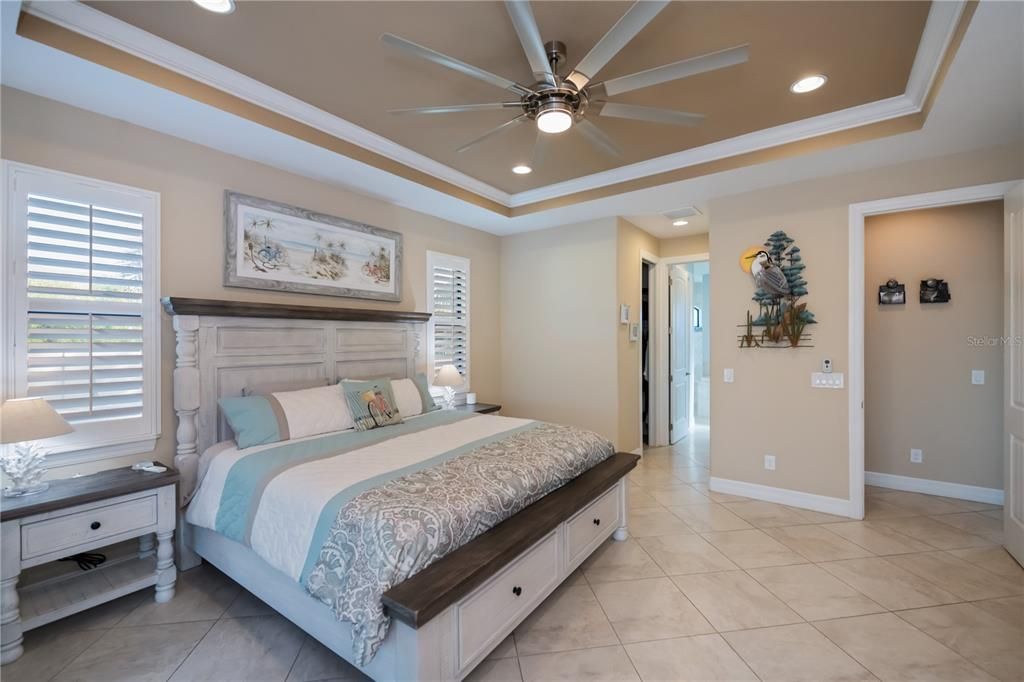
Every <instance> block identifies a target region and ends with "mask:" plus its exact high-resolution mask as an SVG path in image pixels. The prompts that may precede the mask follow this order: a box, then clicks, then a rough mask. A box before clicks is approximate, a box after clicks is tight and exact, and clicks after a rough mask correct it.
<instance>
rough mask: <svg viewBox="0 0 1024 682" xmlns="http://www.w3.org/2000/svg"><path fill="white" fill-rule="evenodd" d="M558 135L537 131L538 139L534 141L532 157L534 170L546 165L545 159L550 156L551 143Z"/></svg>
mask: <svg viewBox="0 0 1024 682" xmlns="http://www.w3.org/2000/svg"><path fill="white" fill-rule="evenodd" d="M556 137H558V136H557V135H551V134H549V133H542V132H541V131H539V130H538V131H537V141H536V142H534V143H533V158H532V159H530V167H531V168H533V169H534V170H537V169H540V168H543V167H544V160H545V159H546V158H547V157H548V151H550V146H551V144H552V143H553V142H554V141H555V140H554V138H556Z"/></svg>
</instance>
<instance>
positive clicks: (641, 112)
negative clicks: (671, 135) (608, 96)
mask: <svg viewBox="0 0 1024 682" xmlns="http://www.w3.org/2000/svg"><path fill="white" fill-rule="evenodd" d="M601 116H609V117H611V118H628V119H631V120H634V121H650V122H651V123H668V124H670V125H677V126H695V125H698V124H700V123H701V122H703V121H704V114H691V113H690V112H688V111H673V110H672V109H662V108H660V107H642V106H638V105H636V104H619V103H618V102H605V103H604V105H603V106H602V107H601Z"/></svg>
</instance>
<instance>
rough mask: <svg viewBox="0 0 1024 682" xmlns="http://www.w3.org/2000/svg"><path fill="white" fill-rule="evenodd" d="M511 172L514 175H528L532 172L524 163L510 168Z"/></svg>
mask: <svg viewBox="0 0 1024 682" xmlns="http://www.w3.org/2000/svg"><path fill="white" fill-rule="evenodd" d="M512 172H513V173H515V174H516V175H528V174H530V173H532V172H533V169H532V168H530V167H529V166H527V165H526V164H525V163H520V164H519V165H516V166H512Z"/></svg>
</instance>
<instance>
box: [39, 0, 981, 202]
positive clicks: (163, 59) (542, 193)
mask: <svg viewBox="0 0 1024 682" xmlns="http://www.w3.org/2000/svg"><path fill="white" fill-rule="evenodd" d="M970 1H973V0H955V1H947V2H933V3H932V5H931V8H930V10H929V14H928V18H927V20H926V22H925V27H924V30H923V32H922V35H921V41H920V43H919V46H918V50H917V54H916V56H915V59H914V63H913V65H912V67H911V73H910V76H909V78H908V81H907V89H906V91H905V93H904V94H902V95H899V96H896V97H891V98H889V99H885V100H879V101H876V102H869V103H866V104H862V105H858V106H854V107H850V108H847V109H843V110H840V111H835V112H831V113H828V114H822V115H820V116H815V117H812V118H809V119H804V120H801V121H794V122H791V123H786V124H783V125H779V126H775V127H773V128H767V129H764V130H759V131H756V132H753V133H748V134H745V135H740V136H738V137H734V138H729V139H727V140H721V141H719V142H714V143H711V144H707V145H704V146H701V147H696V148H693V149H688V150H684V151H681V152H676V153H673V154H668V155H665V156H661V157H657V158H653V159H648V160H646V161H642V162H639V163H635V164H630V165H628V166H621V167H619V168H614V169H611V170H608V171H602V172H599V173H594V174H591V175H587V176H582V177H578V178H573V179H571V180H567V181H564V182H560V183H555V184H552V185H547V186H545V187H539V188H536V189H532V190H526V191H523V192H519V193H516V194H509V193H507V192H504V191H502V190H500V189H498V188H496V187H493V186H491V185H489V184H487V183H485V182H482V181H480V180H477V179H476V178H473V177H471V176H469V175H466V174H464V173H462V172H460V171H458V170H456V169H454V168H451V167H450V166H446V165H444V164H442V163H440V162H438V161H434V160H433V159H430V158H428V157H426V156H424V155H422V154H419V153H418V152H415V151H412V150H411V149H408V148H406V147H403V146H401V145H399V144H397V143H395V142H392V141H391V140H388V139H386V138H384V137H382V136H380V135H377V134H376V133H373V132H371V131H369V130H367V129H365V128H362V127H360V126H357V125H355V124H353V123H350V122H349V121H346V120H344V119H342V118H340V117H338V116H335V115H333V114H330V113H328V112H326V111H324V110H322V109H319V108H317V107H314V106H312V105H310V104H308V103H306V102H303V101H301V100H299V99H297V98H295V97H292V96H290V95H287V94H285V93H283V92H281V91H279V90H276V89H274V88H272V87H270V86H268V85H266V84H264V83H261V82H260V81H257V80H255V79H253V78H250V77H248V76H245V75H243V74H241V73H239V72H237V71H235V70H233V69H230V68H227V67H225V66H223V65H221V64H218V63H217V62H214V61H213V60H210V59H207V58H206V57H202V56H201V55H198V54H196V53H194V52H192V51H190V50H187V49H185V48H183V47H181V46H179V45H176V44H174V43H172V42H170V41H167V40H164V39H162V38H159V37H157V36H155V35H153V34H151V33H148V32H146V31H143V30H142V29H139V28H137V27H135V26H132V25H131V24H128V23H126V22H123V21H121V20H119V19H116V18H114V17H112V16H110V15H107V14H104V13H103V12H100V11H99V10H96V9H93V8H92V7H89V6H87V5H84V4H82V3H81V2H78V0H60V1H47V2H42V1H40V0H34V1H30V2H26V3H24V5H23V10H24V11H25V12H27V13H29V14H31V15H33V16H35V17H38V18H40V19H43V20H45V21H49V22H51V23H53V24H56V25H58V26H60V27H62V28H65V29H68V30H70V31H73V32H75V33H78V34H80V35H83V36H85V37H87V38H91V39H93V40H96V41H98V42H101V43H103V44H106V45H108V46H110V47H112V48H115V49H117V50H120V51H123V52H125V53H127V54H129V55H132V56H134V57H137V58H139V59H142V60H145V61H147V62H150V63H152V64H155V65H157V66H159V67H162V68H165V69H167V70H169V71H172V72H175V73H178V74H180V75H182V76H185V77H186V78H189V79H192V80H194V81H196V82H199V83H202V84H204V85H206V86H209V87H212V88H216V89H218V90H221V91H223V92H225V93H227V94H229V95H233V96H235V97H238V98H239V99H242V100H245V101H247V102H249V103H251V104H254V105H256V106H259V107H263V108H265V109H267V110H268V111H271V112H273V113H276V114H279V115H281V116H285V117H287V118H289V119H292V120H294V121H297V122H299V123H301V124H304V125H307V126H310V127H312V128H315V129H317V130H319V131H321V132H324V133H326V134H328V135H331V136H333V137H336V138H338V139H340V140H343V141H345V142H348V143H351V144H353V145H357V146H359V147H362V148H364V149H366V150H368V151H371V152H373V153H376V154H379V155H380V156H382V157H384V158H387V159H390V160H391V161H394V162H396V163H398V164H401V165H403V166H406V167H408V168H410V169H412V170H415V171H419V172H421V173H426V174H429V175H431V176H433V177H435V178H438V179H440V180H442V181H444V182H447V183H450V184H451V185H453V186H455V187H459V188H461V189H463V190H465V191H467V192H471V193H472V194H476V195H478V196H480V197H482V198H485V199H488V200H490V201H493V202H495V203H497V204H499V205H501V206H502V207H505V208H506V209H510V210H511V209H521V208H524V207H529V206H531V205H533V204H538V203H540V202H545V201H550V200H554V199H559V198H562V197H569V196H571V195H574V194H579V193H582V192H587V191H590V190H598V189H600V188H606V187H607V188H609V189H611V187H610V186H613V185H617V184H621V183H624V182H630V181H635V180H641V179H643V178H645V177H648V176H654V175H658V174H661V173H666V172H669V171H674V170H679V169H684V168H687V167H691V166H697V165H700V164H705V163H708V162H713V161H718V160H722V159H728V158H730V157H735V156H740V155H743V154H749V153H752V152H757V151H761V150H765V149H769V148H773V147H780V146H782V145H787V144H792V143H797V142H800V141H804V140H808V139H810V138H815V137H820V136H823V135H828V134H831V133H838V132H842V131H847V130H851V129H854V128H859V127H862V126H867V125H871V124H875V123H881V122H884V121H887V120H891V119H897V118H900V117H904V116H908V115H913V114H917V113H920V112H921V111H922V109H923V107H924V102H925V100H926V98H927V97H928V94H929V92H930V91H931V89H932V87H933V86H934V85H935V83H936V78H937V75H938V74H939V72H940V69H941V67H942V64H943V62H944V60H945V59H946V58H947V53H948V51H949V49H950V45H951V42H952V40H953V39H954V37H955V35H956V32H957V28H958V26H959V24H960V22H961V18H962V16H963V14H964V10H965V8H966V7H967V5H968V4H969V2H970ZM538 208H540V207H538ZM505 215H507V216H508V217H511V216H512V215H513V214H511V213H509V214H505Z"/></svg>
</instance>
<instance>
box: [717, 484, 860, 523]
mask: <svg viewBox="0 0 1024 682" xmlns="http://www.w3.org/2000/svg"><path fill="white" fill-rule="evenodd" d="M708 487H710V488H711V490H712V491H713V492H716V493H726V494H728V495H741V496H743V497H750V498H753V499H755V500H764V501H765V502H775V503H777V504H785V505H789V506H790V507H799V508H801V509H810V510H812V511H819V512H823V513H825V514H835V515H836V516H848V517H850V518H855V517H854V516H853V515H852V514H851V513H850V509H851V506H852V505H851V504H850V500H847V499H844V498H841V497H826V496H825V495H815V494H813V493H805V492H801V491H799V490H789V489H787V488H774V487H772V486H770V485H761V484H759V483H747V482H746V481H733V480H731V479H728V478H715V477H714V476H712V477H711V480H710V481H709V482H708Z"/></svg>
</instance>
